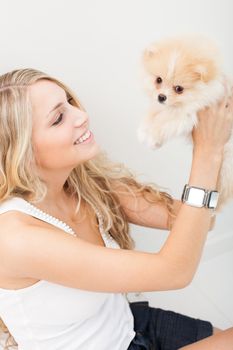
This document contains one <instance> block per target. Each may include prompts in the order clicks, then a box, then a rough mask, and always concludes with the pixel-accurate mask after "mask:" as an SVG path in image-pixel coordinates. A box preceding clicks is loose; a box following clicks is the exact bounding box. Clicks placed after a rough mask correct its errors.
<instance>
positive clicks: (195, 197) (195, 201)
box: [181, 184, 219, 209]
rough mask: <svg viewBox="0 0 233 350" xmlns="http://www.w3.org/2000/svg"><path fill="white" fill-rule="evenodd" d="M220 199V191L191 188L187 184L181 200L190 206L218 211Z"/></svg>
mask: <svg viewBox="0 0 233 350" xmlns="http://www.w3.org/2000/svg"><path fill="white" fill-rule="evenodd" d="M218 197H219V192H218V191H210V190H206V189H204V188H200V187H195V186H189V185H188V184H186V185H185V186H184V190H183V193H182V196H181V200H182V202H183V203H186V204H189V205H191V206H193V207H198V208H202V207H206V208H209V209H216V207H217V204H218Z"/></svg>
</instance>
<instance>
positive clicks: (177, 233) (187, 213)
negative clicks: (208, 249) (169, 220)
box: [160, 152, 222, 285]
mask: <svg viewBox="0 0 233 350" xmlns="http://www.w3.org/2000/svg"><path fill="white" fill-rule="evenodd" d="M221 163H222V156H221V153H216V154H214V153H213V152H202V153H201V152H194V154H193V162H192V168H191V173H190V177H189V181H188V183H189V184H190V185H192V186H197V187H202V188H206V189H211V190H215V189H216V185H217V179H218V175H219V171H220V168H221ZM210 223H211V210H210V209H207V208H196V207H192V206H190V205H187V204H185V203H184V204H182V205H181V208H180V210H179V213H178V215H177V218H176V220H175V222H174V224H173V227H172V230H171V232H170V235H169V237H168V239H167V241H166V243H165V244H164V246H163V247H162V249H161V251H160V254H162V256H164V258H165V259H166V260H167V261H169V263H170V264H171V266H172V268H173V269H174V268H175V271H176V272H177V275H179V274H180V273H181V274H182V276H183V279H184V284H185V285H187V284H188V283H190V281H191V280H192V278H193V276H194V273H195V271H196V269H197V266H198V263H199V261H200V257H201V253H202V249H203V246H204V243H205V240H206V236H207V233H208V230H209V227H210Z"/></svg>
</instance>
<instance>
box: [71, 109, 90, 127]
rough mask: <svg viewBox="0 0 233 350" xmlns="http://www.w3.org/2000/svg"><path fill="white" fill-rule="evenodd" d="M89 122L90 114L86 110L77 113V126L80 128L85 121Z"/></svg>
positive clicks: (75, 124) (75, 121) (75, 123)
mask: <svg viewBox="0 0 233 350" xmlns="http://www.w3.org/2000/svg"><path fill="white" fill-rule="evenodd" d="M87 122H88V116H87V114H86V113H85V112H80V111H79V112H78V113H77V114H76V115H75V118H74V126H75V127H76V128H80V127H82V126H83V125H84V124H85V123H87Z"/></svg>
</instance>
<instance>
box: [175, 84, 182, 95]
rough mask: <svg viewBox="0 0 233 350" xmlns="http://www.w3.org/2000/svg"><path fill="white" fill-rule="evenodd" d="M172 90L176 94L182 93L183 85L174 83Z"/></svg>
mask: <svg viewBox="0 0 233 350" xmlns="http://www.w3.org/2000/svg"><path fill="white" fill-rule="evenodd" d="M174 90H175V92H176V93H177V94H182V92H183V91H184V88H183V86H180V85H176V86H174Z"/></svg>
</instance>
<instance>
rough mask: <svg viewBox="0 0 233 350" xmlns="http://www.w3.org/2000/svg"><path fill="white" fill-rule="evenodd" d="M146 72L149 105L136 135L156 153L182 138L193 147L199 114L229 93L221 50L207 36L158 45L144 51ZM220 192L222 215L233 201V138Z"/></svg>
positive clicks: (227, 148) (168, 40)
mask: <svg viewBox="0 0 233 350" xmlns="http://www.w3.org/2000/svg"><path fill="white" fill-rule="evenodd" d="M143 67H144V70H145V73H146V74H145V78H146V79H145V80H144V81H145V82H146V89H147V92H148V93H149V96H150V97H151V105H150V108H149V111H148V113H147V115H146V116H145V118H144V119H143V120H142V122H141V124H140V126H139V128H138V130H137V136H138V139H139V141H140V142H143V143H146V144H147V145H148V146H149V147H150V148H152V149H156V148H158V147H161V146H162V145H163V144H164V143H166V142H167V141H168V140H170V139H172V138H174V137H179V136H184V137H186V139H187V140H188V141H189V142H192V136H191V133H192V129H193V127H194V126H196V125H197V123H198V118H197V111H199V110H200V109H203V108H204V107H207V106H210V105H212V104H213V103H215V102H217V100H219V99H221V98H222V97H223V96H224V95H225V94H226V92H227V94H230V90H231V89H230V83H228V91H226V78H225V76H224V74H223V72H222V69H221V64H220V55H219V52H218V49H217V48H216V47H215V45H214V44H213V43H212V42H211V41H210V40H209V39H206V38H203V37H199V36H189V37H180V38H168V39H166V40H161V41H159V42H157V43H154V44H152V45H150V47H148V48H147V49H146V50H145V51H144V54H143ZM217 188H218V190H219V192H220V194H219V202H218V207H217V210H220V208H221V207H222V205H223V204H225V203H226V202H227V201H228V200H229V199H230V198H232V197H233V133H232V136H231V137H230V140H229V141H228V142H227V144H226V145H225V148H224V160H223V164H222V169H221V172H220V176H219V180H218V186H217Z"/></svg>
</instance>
